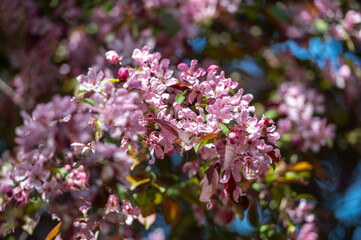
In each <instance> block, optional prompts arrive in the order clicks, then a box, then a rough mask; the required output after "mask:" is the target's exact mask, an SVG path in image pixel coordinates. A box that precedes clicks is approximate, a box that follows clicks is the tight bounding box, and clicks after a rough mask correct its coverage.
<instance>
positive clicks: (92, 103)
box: [76, 98, 96, 107]
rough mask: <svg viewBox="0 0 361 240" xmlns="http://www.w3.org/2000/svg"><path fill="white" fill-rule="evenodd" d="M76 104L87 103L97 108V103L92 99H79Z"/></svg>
mask: <svg viewBox="0 0 361 240" xmlns="http://www.w3.org/2000/svg"><path fill="white" fill-rule="evenodd" d="M76 102H85V103H89V104H90V105H92V106H93V107H96V104H95V101H94V100H93V99H90V98H79V99H78V100H76Z"/></svg>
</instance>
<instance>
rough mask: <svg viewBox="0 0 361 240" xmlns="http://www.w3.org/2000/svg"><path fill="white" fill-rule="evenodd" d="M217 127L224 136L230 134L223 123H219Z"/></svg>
mask: <svg viewBox="0 0 361 240" xmlns="http://www.w3.org/2000/svg"><path fill="white" fill-rule="evenodd" d="M219 126H220V127H221V129H222V132H223V133H224V134H226V135H227V136H228V135H229V134H230V133H231V131H229V129H228V127H227V126H226V125H224V123H219Z"/></svg>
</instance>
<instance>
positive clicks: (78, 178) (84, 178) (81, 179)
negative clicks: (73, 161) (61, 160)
mask: <svg viewBox="0 0 361 240" xmlns="http://www.w3.org/2000/svg"><path fill="white" fill-rule="evenodd" d="M66 182H67V184H68V185H69V186H78V187H80V188H85V187H86V185H87V183H88V175H87V173H86V172H85V170H84V167H83V166H79V167H78V168H76V169H73V170H72V171H71V172H70V173H69V176H68V179H67V181H66Z"/></svg>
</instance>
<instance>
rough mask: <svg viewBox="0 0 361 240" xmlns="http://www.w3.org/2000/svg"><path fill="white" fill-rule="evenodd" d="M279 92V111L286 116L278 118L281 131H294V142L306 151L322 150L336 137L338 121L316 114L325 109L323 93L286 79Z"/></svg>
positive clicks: (284, 132) (290, 132)
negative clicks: (330, 122) (329, 122)
mask: <svg viewBox="0 0 361 240" xmlns="http://www.w3.org/2000/svg"><path fill="white" fill-rule="evenodd" d="M278 93H279V95H280V98H281V103H280V105H279V107H278V112H279V113H280V114H282V115H285V116H286V117H284V118H281V119H279V120H278V122H277V125H278V131H279V132H280V134H286V133H288V134H290V135H291V142H292V143H294V144H296V145H298V146H299V147H300V149H301V150H302V151H304V152H305V151H308V150H312V151H313V152H318V151H319V150H320V148H321V146H325V145H326V144H327V141H328V140H332V139H333V138H334V137H335V125H333V124H327V120H326V118H321V117H318V116H316V115H317V114H321V113H323V111H324V106H323V102H324V99H323V96H322V95H319V94H318V93H317V92H316V91H315V90H313V89H306V88H305V87H303V86H302V85H301V84H298V83H293V82H285V83H283V84H282V85H281V86H280V88H279V89H278Z"/></svg>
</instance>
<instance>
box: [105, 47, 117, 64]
mask: <svg viewBox="0 0 361 240" xmlns="http://www.w3.org/2000/svg"><path fill="white" fill-rule="evenodd" d="M105 57H106V59H107V60H108V61H109V62H110V63H117V62H118V61H119V55H118V53H117V52H116V51H114V50H111V51H108V52H106V53H105Z"/></svg>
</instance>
